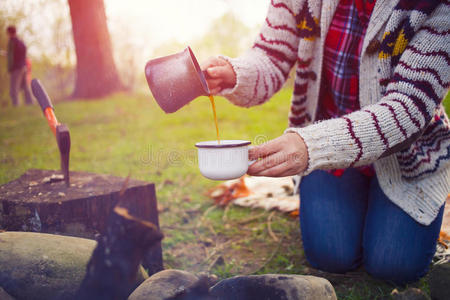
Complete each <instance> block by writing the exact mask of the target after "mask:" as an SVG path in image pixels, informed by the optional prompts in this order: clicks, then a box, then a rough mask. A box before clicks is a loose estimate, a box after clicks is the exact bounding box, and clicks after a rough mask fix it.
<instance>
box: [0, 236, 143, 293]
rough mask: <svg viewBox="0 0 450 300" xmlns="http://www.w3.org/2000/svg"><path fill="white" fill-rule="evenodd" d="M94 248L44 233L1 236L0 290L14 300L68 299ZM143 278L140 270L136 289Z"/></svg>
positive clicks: (88, 242) (78, 240) (82, 241)
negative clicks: (0, 288)
mask: <svg viewBox="0 0 450 300" xmlns="http://www.w3.org/2000/svg"><path fill="white" fill-rule="evenodd" d="M96 244H97V243H96V242H95V241H93V240H88V239H82V238H75V237H67V236H58V235H51V234H44V233H31V232H3V233H0V286H1V287H3V288H4V289H5V291H6V292H7V293H9V294H10V295H12V296H13V297H15V298H17V299H35V300H39V299H55V298H58V299H62V298H68V299H71V298H72V297H73V296H74V295H75V292H76V290H77V289H78V287H79V285H80V283H81V281H82V279H83V278H84V275H85V273H86V265H87V263H88V261H89V258H90V257H91V254H92V252H93V250H94V248H95V246H96ZM146 278H148V276H147V274H146V273H145V270H143V269H142V267H141V268H140V271H139V272H138V276H137V278H136V286H137V285H138V284H140V283H141V282H143V281H144V280H145V279H146Z"/></svg>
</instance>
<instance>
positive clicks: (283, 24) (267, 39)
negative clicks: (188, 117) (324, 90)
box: [221, 0, 299, 107]
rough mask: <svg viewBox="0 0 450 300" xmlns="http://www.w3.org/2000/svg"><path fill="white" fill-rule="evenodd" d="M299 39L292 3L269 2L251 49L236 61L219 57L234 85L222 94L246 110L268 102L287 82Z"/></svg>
mask: <svg viewBox="0 0 450 300" xmlns="http://www.w3.org/2000/svg"><path fill="white" fill-rule="evenodd" d="M298 40H299V36H298V31H297V28H296V21H295V13H294V11H293V8H292V5H291V1H289V0H272V1H271V3H270V5H269V10H268V13H267V17H266V19H265V22H264V25H263V27H262V29H261V31H260V33H259V35H258V37H257V38H256V40H255V42H254V44H253V47H252V48H251V49H250V50H248V51H247V52H246V53H245V54H244V55H242V56H240V57H238V58H229V57H224V56H222V58H224V59H226V60H227V61H228V62H229V63H230V64H231V65H232V66H233V69H234V71H235V73H236V85H235V86H234V88H231V89H225V90H223V91H222V92H221V95H223V96H225V97H227V98H228V99H229V100H230V101H231V102H233V103H234V104H236V105H239V106H245V107H250V106H253V105H258V104H262V103H264V102H265V101H267V100H268V99H269V98H270V97H271V96H272V95H273V94H274V93H276V92H277V91H278V90H279V89H280V88H281V87H282V85H283V83H284V82H285V81H286V78H287V77H288V74H289V71H290V69H291V68H292V66H293V65H294V63H295V61H296V57H297V47H298Z"/></svg>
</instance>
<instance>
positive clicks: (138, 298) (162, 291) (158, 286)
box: [128, 270, 198, 300]
mask: <svg viewBox="0 0 450 300" xmlns="http://www.w3.org/2000/svg"><path fill="white" fill-rule="evenodd" d="M197 280H198V277H197V276H195V275H193V274H191V273H189V272H186V271H181V270H164V271H161V272H158V273H156V274H154V275H153V276H151V277H150V278H148V279H147V280H146V281H144V282H143V283H142V284H141V285H140V286H139V287H138V288H137V289H136V290H134V292H133V293H132V294H131V295H130V296H129V297H128V300H162V299H166V298H169V297H173V296H175V295H176V294H177V293H178V292H180V291H182V290H184V289H186V288H187V287H189V286H191V285H193V284H194V283H196V282H197Z"/></svg>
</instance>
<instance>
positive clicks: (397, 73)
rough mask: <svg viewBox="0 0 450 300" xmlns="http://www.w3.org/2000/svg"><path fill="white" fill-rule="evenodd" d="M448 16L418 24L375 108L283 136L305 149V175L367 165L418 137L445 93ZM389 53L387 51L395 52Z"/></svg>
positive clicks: (449, 8) (445, 10) (449, 62)
mask: <svg viewBox="0 0 450 300" xmlns="http://www.w3.org/2000/svg"><path fill="white" fill-rule="evenodd" d="M414 16H416V17H417V16H420V14H419V13H418V14H415V15H414ZM449 16H450V5H449V4H441V5H439V6H438V7H437V8H436V9H435V10H434V11H433V12H432V13H431V14H430V15H429V16H428V18H427V19H426V20H424V21H423V22H420V24H419V26H420V27H419V28H417V31H416V33H415V34H414V35H413V36H412V38H411V40H410V42H409V43H407V44H406V43H405V47H404V51H403V52H402V53H401V55H399V58H398V60H397V61H396V63H395V64H394V68H392V69H391V70H392V71H391V72H390V74H389V76H388V77H386V78H389V79H386V89H385V93H384V95H383V97H382V98H381V99H380V100H379V101H378V102H377V103H376V104H372V105H369V106H366V107H363V108H362V109H361V110H359V111H356V112H353V113H351V114H348V115H345V116H343V117H341V118H337V119H333V120H327V121H323V122H320V123H316V124H313V125H310V126H307V127H305V128H301V129H296V128H289V129H288V130H287V131H295V132H298V133H299V134H300V135H301V136H302V138H303V139H304V141H305V143H306V145H307V148H308V154H309V165H308V169H307V170H306V172H305V174H308V173H310V172H311V171H313V170H315V169H335V168H347V167H353V166H362V165H367V164H370V163H373V162H374V161H376V160H377V159H379V158H380V157H382V156H383V155H386V154H389V153H392V149H395V148H398V146H399V145H403V146H404V144H405V141H410V142H411V139H413V138H414V137H417V136H418V135H420V133H421V132H422V131H423V130H424V129H425V128H426V126H427V125H428V124H429V123H430V120H431V119H432V117H433V115H434V114H435V112H436V110H437V109H439V107H440V105H441V101H442V99H443V97H444V95H445V93H446V91H447V89H448V87H449V82H450V18H449ZM394 44H395V43H394ZM396 46H397V45H396ZM396 46H395V47H396ZM395 47H394V49H393V51H396V50H398V49H395ZM383 55H385V54H383V53H382V52H381V53H380V57H379V59H384V58H385V57H383ZM380 84H381V83H380Z"/></svg>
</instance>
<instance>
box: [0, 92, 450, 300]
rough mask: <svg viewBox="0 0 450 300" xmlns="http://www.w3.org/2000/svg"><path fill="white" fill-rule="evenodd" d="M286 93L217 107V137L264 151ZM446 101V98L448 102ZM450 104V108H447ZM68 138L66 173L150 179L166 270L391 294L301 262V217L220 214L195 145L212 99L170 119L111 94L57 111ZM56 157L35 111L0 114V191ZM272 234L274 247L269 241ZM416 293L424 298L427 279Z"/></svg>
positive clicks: (137, 99) (209, 134)
mask: <svg viewBox="0 0 450 300" xmlns="http://www.w3.org/2000/svg"><path fill="white" fill-rule="evenodd" d="M290 92H291V91H290V90H284V91H282V92H280V93H279V94H277V95H276V96H275V97H274V99H272V101H270V102H269V103H267V104H265V105H263V106H259V107H255V108H252V109H250V110H248V109H244V108H238V107H234V106H232V105H230V104H229V103H228V102H227V101H226V100H224V99H221V98H219V99H217V111H218V118H219V126H220V129H221V135H222V138H223V139H248V140H251V141H253V143H254V144H260V143H262V142H264V141H267V140H268V139H272V138H275V137H276V136H278V135H280V134H281V133H282V132H283V130H284V128H285V127H286V125H287V123H286V122H287V121H286V120H287V118H286V116H287V113H288V108H289V95H290ZM446 102H447V103H450V97H447V100H446ZM448 106H450V105H448ZM56 114H57V117H58V118H59V119H60V121H63V122H64V123H67V124H68V126H69V128H70V133H71V138H72V149H71V161H70V164H71V170H80V171H90V172H96V173H109V174H113V175H118V176H124V177H125V176H127V175H128V174H129V173H130V174H131V176H132V177H133V178H136V179H142V180H147V181H152V182H154V183H155V184H156V187H157V196H158V202H159V210H160V223H161V226H162V230H163V232H164V234H165V239H164V240H163V248H164V249H163V251H164V259H165V266H166V268H180V269H185V270H189V271H194V272H199V271H207V272H212V273H215V274H217V275H218V276H219V277H220V278H225V277H229V276H233V275H235V274H260V273H296V274H314V275H319V276H324V277H326V278H328V279H329V280H330V281H331V282H332V283H333V285H334V286H335V288H336V291H337V293H338V295H339V298H340V299H374V298H377V297H378V298H381V297H384V296H386V295H388V294H389V293H390V291H391V290H392V289H393V288H394V287H393V286H391V285H388V284H386V283H383V282H379V281H376V280H374V279H372V278H370V277H369V276H368V275H366V274H365V273H364V272H363V271H362V270H361V271H358V272H354V273H350V274H345V275H331V274H326V273H322V272H319V271H317V270H313V269H311V268H310V267H309V266H308V264H307V263H306V261H305V258H304V255H303V251H302V247H301V238H300V234H299V230H298V228H299V224H298V220H297V219H293V218H291V217H289V216H286V215H283V214H280V213H269V212H265V211H258V210H249V209H244V208H237V207H231V206H230V207H227V208H226V209H222V208H217V207H215V206H214V205H213V203H212V202H211V200H209V199H207V197H206V196H205V195H204V193H205V191H207V190H208V189H209V188H211V187H213V186H215V185H216V184H217V182H213V181H209V180H207V179H205V178H203V177H202V176H201V175H200V174H199V172H198V170H197V163H196V150H195V148H194V147H193V145H194V143H195V142H197V141H202V140H213V139H214V138H215V129H214V124H213V120H212V115H211V110H210V106H209V100H208V99H207V98H206V97H203V98H201V99H198V100H196V101H194V102H193V103H191V104H190V105H189V106H187V107H185V108H183V109H182V110H180V111H179V112H177V113H176V114H171V115H166V114H164V113H163V112H162V111H161V110H160V109H159V107H158V106H157V105H156V104H155V102H154V101H153V100H152V99H150V98H149V97H147V96H146V97H144V96H128V95H116V96H114V97H111V98H108V99H105V100H98V101H76V102H63V103H59V104H57V105H56ZM58 165H59V158H58V150H57V147H56V143H55V141H54V137H53V135H52V134H51V132H50V130H49V128H48V126H47V124H46V122H45V120H44V118H43V116H42V113H41V111H40V109H39V108H38V107H37V106H33V107H21V108H19V109H13V108H3V109H2V110H1V111H0V184H3V183H6V182H8V181H9V180H12V179H14V178H16V177H18V176H19V175H21V174H22V173H23V172H25V170H27V169H29V168H43V169H57V168H58V167H59V166H58ZM269 224H270V227H271V228H272V231H273V232H274V234H275V236H276V239H275V238H273V237H272V236H271V235H269V233H268V226H269ZM414 286H419V287H422V288H423V289H424V290H427V285H426V281H425V280H422V281H421V282H418V283H417V284H415V285H414Z"/></svg>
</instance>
